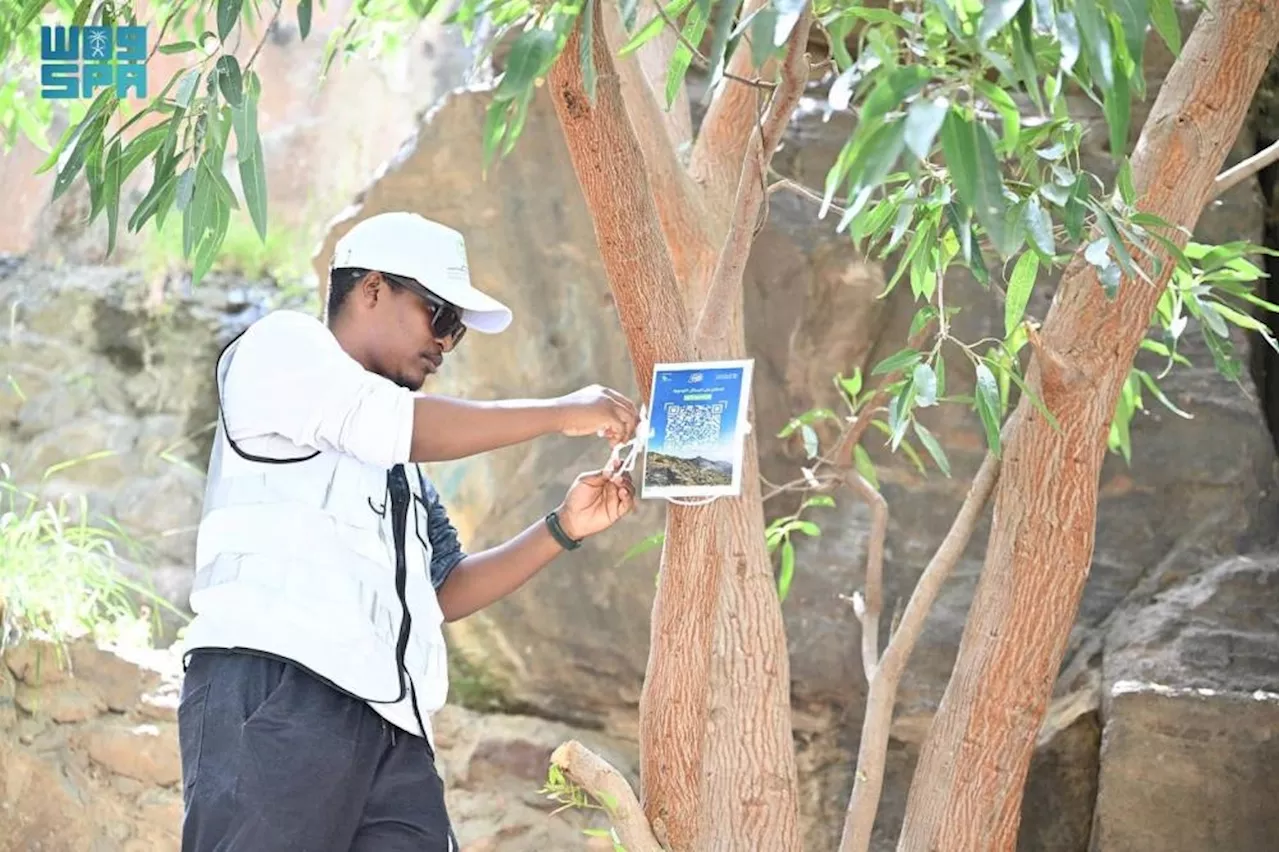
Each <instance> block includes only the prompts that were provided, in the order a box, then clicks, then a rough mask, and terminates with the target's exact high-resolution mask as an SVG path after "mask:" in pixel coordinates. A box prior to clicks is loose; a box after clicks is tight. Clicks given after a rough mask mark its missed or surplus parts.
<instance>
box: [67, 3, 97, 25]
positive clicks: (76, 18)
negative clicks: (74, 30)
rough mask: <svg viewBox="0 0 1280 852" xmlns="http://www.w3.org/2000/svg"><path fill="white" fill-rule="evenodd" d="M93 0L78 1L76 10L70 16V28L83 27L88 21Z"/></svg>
mask: <svg viewBox="0 0 1280 852" xmlns="http://www.w3.org/2000/svg"><path fill="white" fill-rule="evenodd" d="M93 3H94V0H80V2H79V3H77V4H76V10H75V12H74V13H72V15H71V26H73V27H83V26H84V25H85V23H86V22H87V21H88V20H89V12H90V11H92V9H93Z"/></svg>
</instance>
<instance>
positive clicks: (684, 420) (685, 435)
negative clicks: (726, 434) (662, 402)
mask: <svg viewBox="0 0 1280 852" xmlns="http://www.w3.org/2000/svg"><path fill="white" fill-rule="evenodd" d="M666 409H667V431H666V434H665V435H664V436H663V449H664V450H665V452H667V453H669V454H671V455H677V456H690V455H696V454H698V453H700V452H705V451H706V450H709V449H712V448H714V447H715V446H716V445H717V444H719V443H720V421H721V419H722V418H723V416H724V403H723V402H716V403H712V404H710V405H680V404H676V403H671V402H669V403H667V405H666Z"/></svg>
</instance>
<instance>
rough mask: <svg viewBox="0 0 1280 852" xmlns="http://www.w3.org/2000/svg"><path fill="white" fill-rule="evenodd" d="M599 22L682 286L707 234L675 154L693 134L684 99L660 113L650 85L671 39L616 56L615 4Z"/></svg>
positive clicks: (705, 249) (619, 38) (618, 21)
mask: <svg viewBox="0 0 1280 852" xmlns="http://www.w3.org/2000/svg"><path fill="white" fill-rule="evenodd" d="M598 20H600V21H602V22H603V24H604V32H605V40H606V43H607V44H608V53H609V57H610V61H611V62H612V63H613V66H614V70H615V71H616V72H617V75H618V83H619V87H620V88H621V90H622V100H623V103H624V104H625V105H626V112H627V116H628V117H629V119H630V125H631V129H632V132H633V133H634V134H635V137H636V141H637V142H638V143H639V146H640V150H641V153H642V154H643V157H644V164H645V166H646V167H647V171H648V176H649V187H650V189H651V190H652V192H653V201H654V204H655V206H656V207H657V211H658V220H659V222H660V223H661V225H662V234H663V237H664V239H666V242H667V251H668V252H669V253H670V255H671V259H672V262H673V263H674V265H675V270H676V278H677V279H678V280H680V281H686V280H688V279H689V277H690V275H691V273H692V272H693V270H694V268H695V267H696V265H697V264H698V262H699V260H700V258H701V257H703V256H704V255H706V254H708V253H709V252H710V246H711V232H710V222H709V221H708V218H707V212H706V209H705V205H704V203H703V196H702V191H701V188H700V187H699V186H698V185H697V184H695V183H694V182H693V180H692V179H691V178H690V177H689V174H688V173H687V172H686V171H685V168H684V165H683V163H681V161H680V158H679V156H678V155H677V153H676V149H677V147H678V146H680V145H682V144H686V143H688V142H689V141H690V139H689V137H690V135H691V134H692V130H691V126H690V118H689V103H688V96H687V95H686V94H685V93H684V89H683V88H682V89H681V94H680V95H679V96H678V97H677V99H676V102H675V103H674V104H672V106H671V109H670V110H664V109H663V108H662V107H661V105H660V103H659V101H658V96H657V94H656V92H655V91H654V87H653V82H652V81H653V78H654V77H655V76H656V77H657V79H658V80H662V79H663V77H664V76H665V74H666V70H667V62H668V61H669V59H670V55H671V45H672V44H673V43H674V41H675V39H674V37H673V36H671V34H670V33H669V32H663V33H660V34H659V35H658V36H656V37H654V38H653V39H651V40H650V41H648V42H646V43H645V44H644V45H643V46H642V47H641V48H640V49H639V50H638V51H636V53H635V54H633V55H631V56H618V51H620V50H621V49H622V46H623V45H625V44H626V43H627V32H626V28H625V27H624V26H623V23H622V15H621V14H620V12H619V10H618V4H617V2H616V0H605V2H603V3H601V8H600V17H599V19H598ZM598 67H599V65H597V68H598Z"/></svg>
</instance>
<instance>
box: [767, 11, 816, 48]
mask: <svg viewBox="0 0 1280 852" xmlns="http://www.w3.org/2000/svg"><path fill="white" fill-rule="evenodd" d="M806 3H807V0H773V2H772V3H770V5H771V6H772V7H773V8H774V10H775V11H776V12H777V16H778V17H777V22H776V23H775V24H774V26H773V46H774V47H781V46H782V44H783V42H785V41H786V40H787V39H788V38H790V37H791V31H792V30H794V29H795V27H796V24H797V23H798V22H799V20H800V13H801V12H803V11H804V7H805V5H806Z"/></svg>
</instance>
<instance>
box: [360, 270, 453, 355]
mask: <svg viewBox="0 0 1280 852" xmlns="http://www.w3.org/2000/svg"><path fill="white" fill-rule="evenodd" d="M379 274H380V275H381V276H382V277H383V278H385V279H387V280H388V281H390V282H391V283H392V284H396V285H398V286H400V287H404V288H405V289H406V290H410V291H412V292H413V294H414V295H416V296H417V297H418V298H420V299H422V300H423V301H424V302H426V303H427V304H428V305H430V306H431V333H432V334H434V335H435V336H436V339H437V340H447V341H449V345H450V346H451V347H452V346H457V345H458V341H460V340H462V336H463V335H464V334H466V333H467V327H466V326H465V325H463V324H462V311H460V310H458V308H456V307H454V306H453V305H451V304H449V303H448V302H446V301H445V300H444V299H441V298H440V297H439V296H437V295H436V294H434V293H432V292H431V291H430V290H428V289H427V288H426V287H424V286H422V284H421V283H419V282H418V281H415V280H414V279H412V278H405V277H403V276H400V275H391V274H389V273H386V272H381V273H379Z"/></svg>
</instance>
